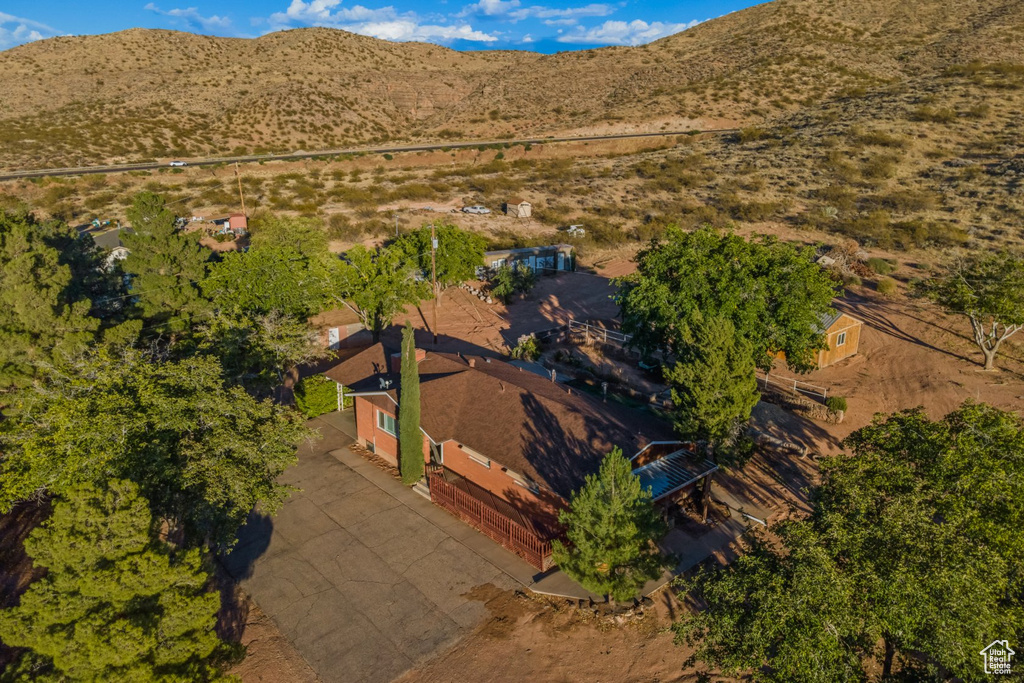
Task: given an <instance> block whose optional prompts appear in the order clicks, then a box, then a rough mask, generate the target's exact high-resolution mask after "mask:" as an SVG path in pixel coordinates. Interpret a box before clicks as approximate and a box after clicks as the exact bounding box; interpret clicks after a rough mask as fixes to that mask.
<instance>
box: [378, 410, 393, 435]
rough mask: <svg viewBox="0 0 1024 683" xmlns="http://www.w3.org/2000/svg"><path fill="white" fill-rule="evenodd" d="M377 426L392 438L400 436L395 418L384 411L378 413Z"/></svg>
mask: <svg viewBox="0 0 1024 683" xmlns="http://www.w3.org/2000/svg"><path fill="white" fill-rule="evenodd" d="M377 426H378V427H379V428H380V429H382V430H383V431H385V432H387V433H388V434H390V435H391V436H396V435H397V434H398V430H397V429H395V418H393V417H391V416H390V415H388V414H387V413H385V412H384V411H382V410H378V411H377Z"/></svg>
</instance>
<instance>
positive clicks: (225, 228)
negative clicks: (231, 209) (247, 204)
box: [210, 213, 249, 235]
mask: <svg viewBox="0 0 1024 683" xmlns="http://www.w3.org/2000/svg"><path fill="white" fill-rule="evenodd" d="M210 222H211V223H213V224H214V225H216V226H217V227H219V228H220V230H219V231H218V232H220V233H223V234H226V233H231V234H233V235H245V234H247V233H248V232H249V219H248V218H247V217H246V215H245V214H244V213H233V214H230V215H227V216H220V217H219V218H211V219H210Z"/></svg>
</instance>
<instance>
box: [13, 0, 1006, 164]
mask: <svg viewBox="0 0 1024 683" xmlns="http://www.w3.org/2000/svg"><path fill="white" fill-rule="evenodd" d="M1022 36H1024V4H1022V3H1020V2H1018V1H1016V0H976V1H972V2H963V3H950V2H944V1H940V0H911V1H909V2H902V3H891V2H885V1H883V0H866V1H865V0H832V1H831V2H822V0H776V1H775V2H771V3H768V4H764V5H759V6H756V7H752V8H750V9H747V10H743V11H740V12H736V13H733V14H729V15H726V16H724V17H721V18H719V19H715V20H713V21H709V22H706V23H704V24H701V25H699V26H697V27H695V28H693V29H690V30H688V31H685V32H683V33H680V34H676V35H674V36H670V37H668V38H665V39H662V40H660V41H657V42H655V43H652V44H650V45H646V46H642V47H636V48H624V47H617V48H603V49H598V50H586V51H578V52H566V53H561V54H555V55H540V54H536V53H530V52H511V51H504V52H495V51H490V52H487V51H485V52H456V51H453V50H449V49H446V48H443V47H439V46H435V45H428V44H422V43H390V42H386V41H381V40H376V39H373V38H367V37H363V36H357V35H353V34H349V33H345V32H343V31H337V30H331V29H299V30H294V31H287V32H281V33H274V34H269V35H266V36H263V37H261V38H257V39H236V38H215V37H208V36H197V35H192V34H187V33H179V32H172V31H155V30H141V29H135V30H129V31H123V32H120V33H114V34H109V35H102V36H84V37H61V38H52V39H49V40H45V41H39V42H37V43H32V44H28V45H23V46H20V47H17V48H13V49H11V50H7V51H6V52H3V53H0V83H2V85H3V91H4V93H5V97H4V98H3V99H2V100H0V123H2V126H0V167H3V168H31V167H54V166H62V165H65V164H81V163H98V162H103V161H110V162H118V161H131V160H141V159H149V158H169V157H189V156H199V155H215V154H221V153H230V152H242V151H246V152H261V151H288V150H295V149H327V148H332V147H339V146H344V145H348V144H353V143H363V142H377V141H384V140H412V139H456V138H473V137H482V136H486V137H494V136H498V137H501V136H506V137H509V138H512V137H516V136H521V135H534V134H549V133H556V132H565V131H570V130H587V131H595V132H600V131H612V130H619V129H623V128H627V127H632V128H639V127H646V128H647V129H655V130H656V129H658V128H670V129H672V128H674V129H683V128H688V127H714V126H717V125H721V124H732V123H738V124H741V125H742V124H748V123H754V122H763V121H771V120H774V119H776V118H779V117H781V116H787V115H791V114H793V113H795V112H798V111H800V110H802V109H805V108H809V107H815V106H818V105H820V104H821V103H823V102H827V101H831V100H835V99H836V98H842V97H849V96H861V95H863V94H864V93H869V92H874V91H876V90H882V89H884V90H886V91H889V92H891V91H893V90H894V88H895V89H897V90H898V89H899V88H900V87H901V85H902V84H904V83H906V84H908V85H907V87H908V88H913V87H917V86H916V85H914V83H916V82H919V81H920V80H921V79H926V78H929V77H933V76H936V75H939V74H941V73H943V72H944V70H947V69H948V68H950V67H952V66H957V65H964V64H968V63H971V62H983V63H989V64H991V63H1006V62H1009V63H1017V64H1020V63H1022V62H1024V38H1022Z"/></svg>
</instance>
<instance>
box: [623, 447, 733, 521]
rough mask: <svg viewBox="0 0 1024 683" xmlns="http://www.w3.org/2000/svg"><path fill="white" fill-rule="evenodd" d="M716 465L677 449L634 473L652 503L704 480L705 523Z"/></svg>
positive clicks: (687, 450) (683, 449)
mask: <svg viewBox="0 0 1024 683" xmlns="http://www.w3.org/2000/svg"><path fill="white" fill-rule="evenodd" d="M717 471H718V465H716V464H715V463H713V462H711V461H710V460H708V459H706V458H701V457H698V456H697V455H696V454H694V453H693V452H692V451H690V450H689V449H685V448H682V449H679V450H678V451H674V452H672V453H669V454H668V455H666V456H663V457H661V458H658V459H657V460H654V461H652V462H649V463H647V464H646V465H643V466H641V467H638V468H637V469H635V470H633V474H635V475H636V476H637V478H638V479H640V485H641V486H643V487H644V488H650V490H651V495H652V496H653V498H654V501H655V502H657V501H659V500H662V499H664V498H668V497H669V496H671V495H672V494H673V493H676V492H678V491H682V490H683V489H685V488H688V487H690V486H693V485H694V484H696V483H697V482H698V481H701V480H704V482H705V483H704V491H703V493H704V496H703V497H704V513H703V518H704V521H705V522H706V521H707V518H708V499H709V498H710V494H711V475H712V474H714V473H715V472H717Z"/></svg>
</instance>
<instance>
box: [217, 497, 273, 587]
mask: <svg viewBox="0 0 1024 683" xmlns="http://www.w3.org/2000/svg"><path fill="white" fill-rule="evenodd" d="M273 531H274V520H273V518H272V517H271V516H270V515H266V514H263V513H261V512H257V511H256V510H253V511H252V512H250V513H249V517H248V518H247V519H246V520H245V524H243V525H242V527H241V528H240V529H239V530H238V539H237V542H236V543H235V545H234V547H232V548H231V550H230V551H228V552H227V553H222V554H221V555H220V556H219V558H218V559H219V561H220V564H221V566H222V567H223V568H224V571H226V572H227V573H228V574H229V575H230V576H231V577H232V578H233V579H234V580H235V581H242V580H244V579H248V578H250V577H251V576H252V572H253V568H254V566H255V564H256V560H258V559H259V558H260V557H262V555H263V553H265V552H267V548H268V547H270V536H271V534H272V533H273Z"/></svg>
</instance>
